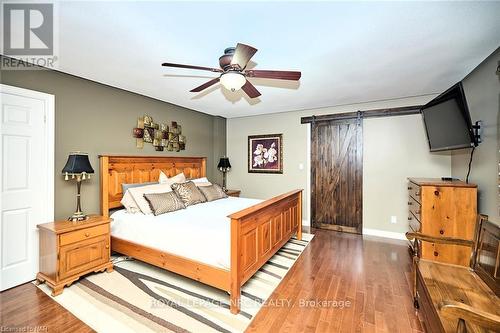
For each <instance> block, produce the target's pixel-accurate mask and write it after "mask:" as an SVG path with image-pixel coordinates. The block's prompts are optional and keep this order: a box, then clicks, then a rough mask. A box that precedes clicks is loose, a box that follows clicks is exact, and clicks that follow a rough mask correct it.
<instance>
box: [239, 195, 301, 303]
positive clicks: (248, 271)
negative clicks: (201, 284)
mask: <svg viewBox="0 0 500 333" xmlns="http://www.w3.org/2000/svg"><path fill="white" fill-rule="evenodd" d="M229 217H230V218H231V290H230V293H231V313H238V312H239V309H240V293H241V286H242V285H243V284H244V283H245V282H246V281H247V280H248V279H249V278H250V277H252V275H253V274H255V272H257V271H258V270H259V269H260V268H261V267H262V265H264V264H265V263H266V262H267V261H268V260H269V259H270V258H271V257H272V256H273V255H274V254H275V253H276V252H277V251H278V250H279V249H280V248H281V247H282V246H283V245H284V244H285V243H286V242H288V240H289V239H290V238H291V237H292V236H293V235H294V234H295V233H296V234H297V238H298V239H299V240H300V239H301V238H302V190H294V191H291V192H288V193H285V194H282V195H279V196H277V197H274V198H272V199H269V200H266V201H264V202H262V203H260V204H258V205H255V206H252V207H249V208H247V209H244V210H242V211H239V212H236V213H234V214H232V215H230V216H229Z"/></svg>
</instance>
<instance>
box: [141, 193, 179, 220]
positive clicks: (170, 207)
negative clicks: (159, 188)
mask: <svg viewBox="0 0 500 333" xmlns="http://www.w3.org/2000/svg"><path fill="white" fill-rule="evenodd" d="M144 198H145V199H146V200H147V201H148V203H149V208H151V210H152V211H153V214H154V215H155V216H158V215H160V214H165V213H168V212H174V211H176V210H179V209H184V208H186V206H185V205H184V203H183V202H182V201H181V199H179V197H178V196H177V195H176V194H175V193H174V192H166V193H146V194H144Z"/></svg>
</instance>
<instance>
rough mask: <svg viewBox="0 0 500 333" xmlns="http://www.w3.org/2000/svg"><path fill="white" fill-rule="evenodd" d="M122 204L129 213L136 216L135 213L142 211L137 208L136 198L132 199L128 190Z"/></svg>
mask: <svg viewBox="0 0 500 333" xmlns="http://www.w3.org/2000/svg"><path fill="white" fill-rule="evenodd" d="M120 203H121V204H122V205H123V207H125V209H126V210H127V213H131V214H135V213H140V212H141V210H140V209H139V206H137V203H136V202H135V200H134V198H133V197H132V194H130V192H129V190H127V191H126V192H125V194H124V195H123V198H122V200H121V201H120Z"/></svg>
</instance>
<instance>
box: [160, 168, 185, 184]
mask: <svg viewBox="0 0 500 333" xmlns="http://www.w3.org/2000/svg"><path fill="white" fill-rule="evenodd" d="M185 182H186V176H185V175H184V173H183V172H181V173H179V174H178V175H175V176H173V177H171V178H168V177H167V175H166V174H165V173H164V172H163V171H160V177H159V178H158V183H160V184H170V185H172V184H174V183H185Z"/></svg>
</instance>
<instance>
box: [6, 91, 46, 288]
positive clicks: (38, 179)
mask: <svg viewBox="0 0 500 333" xmlns="http://www.w3.org/2000/svg"><path fill="white" fill-rule="evenodd" d="M51 108H52V110H51ZM51 111H52V114H51ZM0 116H1V124H0V134H1V136H0V157H1V161H0V175H1V177H0V190H1V197H0V226H1V235H0V262H1V266H0V267H1V274H0V290H5V289H8V288H11V287H14V286H17V285H19V284H22V283H25V282H28V281H31V280H33V279H34V278H35V276H36V273H37V271H38V230H37V228H36V225H37V224H39V223H45V222H47V221H48V220H49V219H50V217H51V216H53V193H51V191H53V143H52V146H51V143H50V141H53V139H52V140H51V138H53V134H52V133H50V131H53V128H52V126H49V125H48V122H47V120H49V121H51V120H52V119H53V96H51V95H47V94H42V93H38V92H33V91H29V90H25V89H19V88H15V87H10V86H5V85H2V86H1V115H0ZM51 167H52V169H50V168H51ZM50 181H51V182H52V184H50V183H49V182H50Z"/></svg>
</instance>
